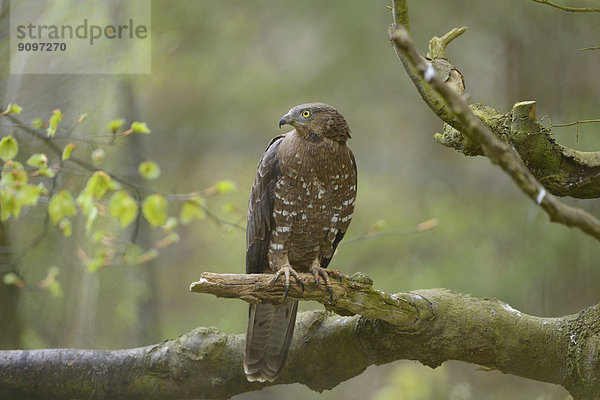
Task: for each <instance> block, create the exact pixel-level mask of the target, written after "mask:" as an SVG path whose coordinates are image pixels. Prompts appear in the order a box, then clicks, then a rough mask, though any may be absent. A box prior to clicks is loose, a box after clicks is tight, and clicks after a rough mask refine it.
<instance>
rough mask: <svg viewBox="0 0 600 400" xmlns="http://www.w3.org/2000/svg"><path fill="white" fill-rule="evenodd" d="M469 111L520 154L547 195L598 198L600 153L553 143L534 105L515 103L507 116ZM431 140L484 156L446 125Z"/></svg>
mask: <svg viewBox="0 0 600 400" xmlns="http://www.w3.org/2000/svg"><path fill="white" fill-rule="evenodd" d="M470 108H471V111H472V112H473V113H474V114H475V115H476V116H477V117H478V118H479V119H480V120H481V121H483V123H484V124H485V125H486V126H487V127H488V129H489V130H490V131H491V132H492V133H493V134H494V135H495V136H496V137H497V138H498V139H500V140H502V141H503V142H505V143H506V144H507V145H509V146H510V147H512V148H513V149H515V151H516V152H517V153H519V156H520V157H521V159H522V160H523V162H524V163H525V165H526V166H527V169H529V172H531V173H532V174H533V176H535V178H536V179H537V180H538V182H539V183H540V184H542V185H543V186H544V188H545V189H546V190H547V191H548V192H550V193H552V194H554V195H556V196H571V197H576V198H580V199H592V198H599V197H600V152H585V151H577V150H573V149H570V148H567V147H564V146H561V145H560V144H558V143H556V141H555V140H554V138H553V137H552V136H551V135H550V131H549V128H547V127H543V126H542V125H541V124H540V123H539V122H538V121H537V120H536V110H535V108H536V103H535V101H522V102H519V103H516V104H515V105H514V106H513V108H512V110H511V111H510V112H508V113H506V114H502V113H500V112H498V111H496V110H494V109H493V108H491V107H487V106H484V105H482V104H474V105H471V106H470ZM578 122H579V123H584V122H593V120H590V121H578ZM573 124H575V123H573ZM573 124H562V125H553V126H554V127H556V126H570V125H573ZM434 139H435V140H436V141H437V142H438V143H440V144H442V145H444V146H447V147H451V148H453V149H455V150H457V151H459V152H461V153H463V154H464V155H467V156H482V155H484V150H483V147H482V145H481V144H480V143H479V142H477V141H474V140H472V139H470V138H469V136H467V135H464V134H462V133H461V132H459V131H457V130H456V129H454V128H452V127H451V126H449V125H445V126H444V130H443V132H442V133H436V134H435V135H434Z"/></svg>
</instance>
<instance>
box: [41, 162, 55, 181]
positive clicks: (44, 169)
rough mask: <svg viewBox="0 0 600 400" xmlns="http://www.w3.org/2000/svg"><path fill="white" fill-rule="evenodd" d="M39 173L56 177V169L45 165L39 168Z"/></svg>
mask: <svg viewBox="0 0 600 400" xmlns="http://www.w3.org/2000/svg"><path fill="white" fill-rule="evenodd" d="M37 172H38V175H40V176H47V177H48V178H54V171H53V170H51V169H50V168H48V167H47V166H45V165H42V166H41V167H40V169H38V171H37Z"/></svg>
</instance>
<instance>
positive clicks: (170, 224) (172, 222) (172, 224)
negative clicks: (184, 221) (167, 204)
mask: <svg viewBox="0 0 600 400" xmlns="http://www.w3.org/2000/svg"><path fill="white" fill-rule="evenodd" d="M178 224H179V221H177V218H175V217H169V218H167V222H165V224H164V225H163V226H162V229H163V231H165V232H171V231H172V230H173V229H175V228H177V225H178Z"/></svg>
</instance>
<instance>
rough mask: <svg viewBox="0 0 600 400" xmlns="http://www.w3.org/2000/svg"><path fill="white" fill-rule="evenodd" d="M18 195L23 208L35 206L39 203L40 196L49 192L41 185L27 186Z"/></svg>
mask: <svg viewBox="0 0 600 400" xmlns="http://www.w3.org/2000/svg"><path fill="white" fill-rule="evenodd" d="M18 193H19V200H20V201H21V204H22V205H23V206H35V205H36V204H37V203H38V200H39V198H40V194H42V193H47V190H46V188H45V187H44V185H42V184H41V183H40V184H39V185H29V184H25V185H23V186H22V187H21V189H20V190H19V192H18Z"/></svg>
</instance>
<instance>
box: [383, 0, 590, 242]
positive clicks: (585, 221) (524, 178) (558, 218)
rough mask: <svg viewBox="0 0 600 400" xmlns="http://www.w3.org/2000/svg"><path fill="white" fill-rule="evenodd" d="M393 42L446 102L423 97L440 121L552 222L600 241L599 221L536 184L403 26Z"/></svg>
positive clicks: (398, 1)
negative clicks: (471, 144)
mask: <svg viewBox="0 0 600 400" xmlns="http://www.w3.org/2000/svg"><path fill="white" fill-rule="evenodd" d="M402 5H404V6H406V4H405V3H404V2H403V1H402V0H396V1H395V2H394V8H398V7H399V6H402ZM394 15H396V13H394ZM390 39H391V40H392V43H393V45H394V48H395V49H396V52H397V54H398V55H399V57H400V59H401V60H402V64H403V65H404V66H405V68H406V65H409V68H408V69H407V72H408V74H409V76H412V75H413V74H414V73H415V71H416V72H417V73H418V77H419V79H418V81H415V80H414V79H413V82H414V83H415V86H417V89H419V86H420V85H422V86H426V87H427V88H428V89H427V91H428V92H431V91H433V92H435V93H436V94H437V96H439V97H440V98H441V99H442V100H443V103H444V104H443V106H442V108H443V111H441V112H438V111H436V109H437V107H438V103H437V102H436V103H434V104H432V103H431V102H430V101H429V100H428V98H425V97H423V98H424V100H425V102H426V103H427V104H428V105H429V106H430V107H431V108H432V109H433V111H434V112H436V114H437V115H438V116H439V117H440V118H442V119H443V120H445V121H446V122H447V123H448V124H449V125H452V126H453V127H455V128H456V129H458V130H459V131H460V132H462V134H463V135H465V136H466V137H468V138H469V140H471V141H472V142H474V143H480V144H481V146H482V149H483V153H484V154H485V155H486V156H487V157H488V158H489V159H490V161H491V162H492V163H494V164H498V165H499V166H500V167H501V168H502V169H503V170H504V171H505V172H506V173H507V174H508V175H510V177H511V178H512V179H513V181H514V182H515V184H516V185H517V186H518V187H519V188H520V189H521V190H522V191H523V192H524V193H525V194H526V195H528V196H529V197H530V198H531V199H532V200H534V201H535V202H536V203H537V204H539V205H540V206H541V207H542V209H543V210H544V211H545V212H546V213H547V214H548V216H549V217H550V220H551V221H554V222H558V223H561V224H564V225H567V226H570V227H577V228H579V229H581V230H582V231H583V232H585V233H587V234H588V235H590V236H593V237H594V238H596V239H598V240H600V221H599V220H598V219H596V218H595V217H594V216H592V215H591V214H589V213H587V212H586V211H584V210H582V209H579V208H576V207H571V206H569V205H566V204H564V203H562V202H560V201H559V200H557V199H556V198H555V197H554V196H553V195H551V194H549V193H547V192H546V189H545V188H544V187H543V186H542V185H540V184H539V183H538V182H537V180H536V179H535V177H534V176H533V175H532V174H531V173H530V172H529V170H528V169H527V167H526V166H525V165H524V164H523V162H522V161H521V158H520V157H519V156H518V154H517V153H516V152H515V151H514V150H513V149H512V148H510V147H509V146H507V145H506V144H505V143H504V142H502V141H501V140H500V139H498V138H497V137H496V136H494V134H493V133H492V132H491V131H490V130H489V129H488V128H487V127H486V126H485V125H484V123H483V122H482V121H481V120H480V119H479V118H477V116H475V114H473V112H472V111H471V109H470V108H469V106H468V105H467V103H466V102H465V100H464V98H463V97H462V96H461V95H460V94H458V93H457V91H456V90H455V89H453V88H452V87H451V86H450V85H447V84H446V83H445V82H444V81H443V80H442V79H441V78H440V77H439V74H437V73H436V72H435V69H434V68H433V66H432V64H431V63H428V62H427V61H425V59H423V57H421V56H420V55H419V53H418V52H417V50H416V48H415V46H414V44H413V43H412V40H411V39H410V37H409V35H408V32H407V31H406V30H405V29H404V28H403V27H402V26H401V25H398V24H396V23H395V24H394V25H393V26H392V29H391V30H390ZM425 77H426V79H425ZM448 113H450V114H452V118H451V119H450V120H446V116H447V114H448ZM456 121H458V124H456ZM461 127H462V128H461Z"/></svg>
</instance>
